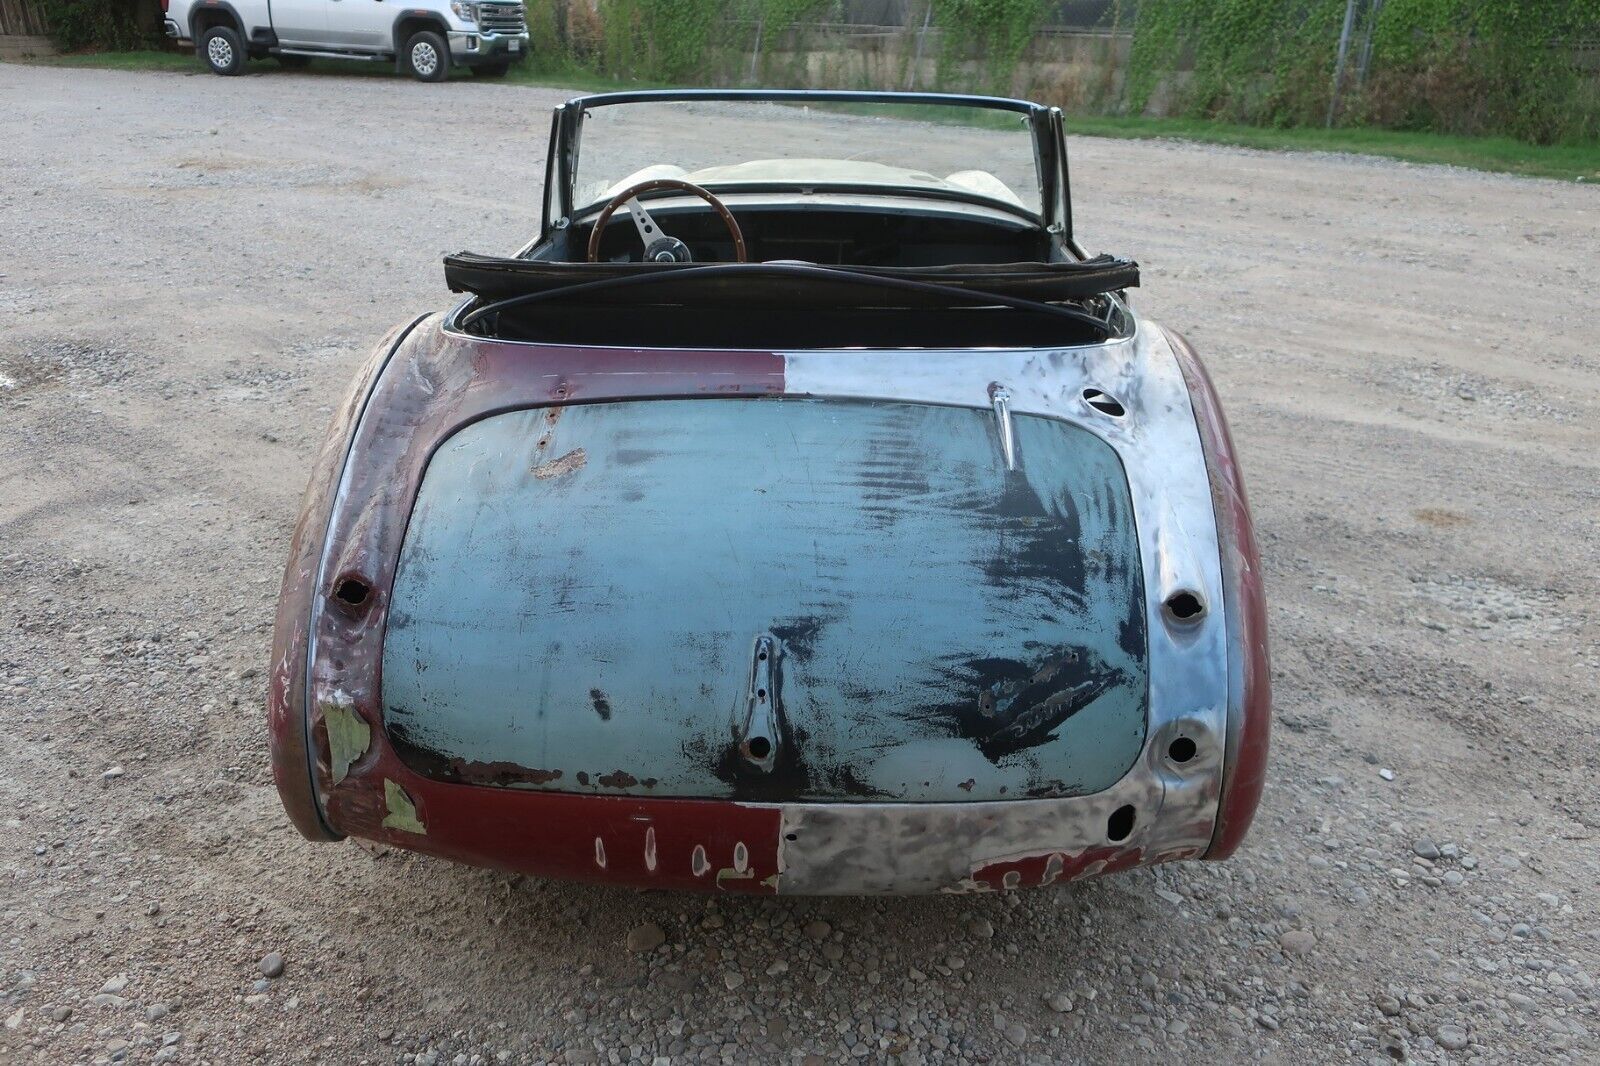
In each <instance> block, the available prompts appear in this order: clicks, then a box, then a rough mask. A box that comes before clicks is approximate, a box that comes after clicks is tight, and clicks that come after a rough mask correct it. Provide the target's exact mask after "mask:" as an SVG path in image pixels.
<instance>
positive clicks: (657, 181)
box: [589, 178, 746, 263]
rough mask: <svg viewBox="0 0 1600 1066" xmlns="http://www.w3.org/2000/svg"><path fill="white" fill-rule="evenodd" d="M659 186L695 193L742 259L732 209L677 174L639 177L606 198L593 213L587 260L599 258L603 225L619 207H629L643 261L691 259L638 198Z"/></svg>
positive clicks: (740, 237) (741, 238)
mask: <svg viewBox="0 0 1600 1066" xmlns="http://www.w3.org/2000/svg"><path fill="white" fill-rule="evenodd" d="M658 189H673V190H676V191H678V192H686V193H689V194H690V195H693V196H698V197H699V198H700V199H702V200H704V201H705V202H706V203H707V204H709V205H711V209H712V210H713V211H715V212H716V213H717V215H718V217H720V218H721V219H722V223H723V225H725V226H727V227H728V235H729V236H731V237H732V238H733V254H734V258H735V260H736V261H738V262H740V263H743V262H746V259H745V245H744V233H743V232H742V231H740V229H739V223H738V222H736V221H735V220H734V217H733V212H731V211H729V210H728V207H727V205H726V204H724V203H723V202H722V201H721V200H719V199H717V198H716V197H715V196H713V195H712V194H711V193H709V192H707V191H706V190H705V189H702V188H701V187H700V186H698V185H696V184H694V183H693V182H688V181H679V180H678V179H676V178H652V179H651V180H650V181H642V182H640V183H639V184H637V185H633V186H630V187H629V188H626V189H623V190H622V191H621V192H619V193H617V194H616V195H615V196H613V197H612V198H611V199H610V200H607V201H606V205H605V207H603V208H601V209H600V214H599V215H597V216H595V220H594V229H592V230H590V231H589V262H591V263H598V262H599V261H600V239H601V237H602V236H604V234H605V229H606V226H607V225H608V224H609V223H610V222H611V216H612V215H614V214H616V213H617V210H618V209H619V208H622V207H626V208H627V209H628V216H629V217H630V218H631V219H632V220H633V227H634V229H635V230H636V231H637V232H638V234H639V241H640V243H642V244H643V245H644V260H645V262H653V263H688V262H692V261H693V257H692V256H690V254H689V246H688V245H686V244H684V243H683V242H682V241H680V240H678V239H677V238H676V237H669V236H667V234H665V233H663V232H661V227H660V225H658V224H657V223H656V220H655V219H654V218H652V217H651V215H650V212H649V211H646V210H645V207H644V204H642V203H641V202H640V201H639V196H640V195H641V194H642V193H647V192H653V191H655V190H658Z"/></svg>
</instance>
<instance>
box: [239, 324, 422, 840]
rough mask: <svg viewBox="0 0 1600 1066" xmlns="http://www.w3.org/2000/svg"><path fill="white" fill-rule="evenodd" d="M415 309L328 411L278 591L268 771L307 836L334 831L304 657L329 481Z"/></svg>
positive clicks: (323, 836) (334, 480) (339, 469)
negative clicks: (319, 786) (312, 728)
mask: <svg viewBox="0 0 1600 1066" xmlns="http://www.w3.org/2000/svg"><path fill="white" fill-rule="evenodd" d="M421 320H422V319H421V316H419V317H418V318H416V319H413V320H412V321H411V322H409V323H407V324H405V325H403V326H398V327H396V328H395V329H393V330H391V331H390V332H389V333H388V334H387V335H386V336H385V337H384V338H383V339H382V340H381V341H379V342H378V343H377V345H375V346H374V347H373V349H372V353H371V354H370V355H369V356H368V357H367V360H366V362H365V363H363V364H362V366H361V369H360V370H359V371H357V373H356V378H355V380H354V381H353V382H351V385H350V390H349V392H348V393H347V394H346V396H345V399H344V402H343V403H341V404H340V405H339V408H338V410H337V411H336V413H335V414H334V417H333V422H332V424H331V425H330V426H329V427H328V432H327V434H326V436H325V437H324V438H323V443H322V447H321V448H320V449H319V450H318V452H317V457H316V459H315V461H314V462H313V463H312V467H311V479H310V481H309V483H308V484H307V485H306V491H305V495H304V498H303V500H302V502H301V506H300V517H299V519H298V520H297V521H296V522H295V527H294V534H293V535H292V536H291V538H290V541H289V561H288V563H287V564H286V565H285V567H284V571H283V581H282V583H281V585H280V587H279V591H278V614H277V620H276V622H275V623H274V625H273V632H272V663H271V666H270V667H269V669H268V674H267V677H268V685H267V730H268V738H269V747H270V750H271V756H272V777H273V780H274V781H275V782H276V784H277V786H278V795H279V796H280V797H282V799H283V806H284V810H285V811H286V812H287V813H288V815H289V820H290V821H291V822H292V823H293V824H294V827H295V828H296V829H298V830H299V831H300V832H301V833H302V834H303V835H304V836H306V837H307V838H309V839H311V840H330V839H333V838H334V837H335V836H336V835H337V834H335V833H334V832H333V831H332V830H330V829H329V827H328V826H327V825H326V823H324V822H323V820H322V814H321V810H320V809H319V806H318V802H317V799H316V796H315V794H314V792H313V788H312V779H311V774H310V772H309V754H308V749H307V745H306V728H305V720H306V719H305V701H306V662H307V648H308V645H309V641H310V634H309V630H308V626H309V623H310V619H311V610H312V601H313V598H314V596H315V595H316V592H317V588H318V586H317V581H316V577H317V569H318V565H319V563H320V561H321V558H322V553H323V549H324V546H325V544H326V536H327V530H328V518H329V515H330V513H331V512H332V509H333V497H334V487H335V486H336V485H337V484H338V483H339V481H340V479H341V477H342V476H343V471H344V462H345V457H346V455H347V453H348V452H349V449H350V441H351V437H352V435H353V434H354V433H355V430H356V426H357V423H358V421H359V419H360V418H361V413H362V411H363V410H364V409H365V407H366V403H367V397H368V396H369V395H370V393H371V391H372V386H373V383H374V382H375V381H376V380H377V377H378V374H379V373H380V372H381V371H382V369H383V367H384V365H385V364H386V363H387V362H388V359H389V356H390V355H391V353H393V351H394V349H395V347H396V345H398V344H399V343H400V342H401V340H402V339H403V338H404V337H405V336H406V334H407V333H408V332H409V331H410V330H411V329H412V328H413V327H414V326H415V325H416V324H417V322H420V321H421Z"/></svg>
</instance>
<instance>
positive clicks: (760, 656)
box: [756, 652, 767, 662]
mask: <svg viewBox="0 0 1600 1066" xmlns="http://www.w3.org/2000/svg"><path fill="white" fill-rule="evenodd" d="M756 658H757V659H760V660H761V661H762V662H766V661H767V653H766V652H762V653H761V654H759V655H757V656H756Z"/></svg>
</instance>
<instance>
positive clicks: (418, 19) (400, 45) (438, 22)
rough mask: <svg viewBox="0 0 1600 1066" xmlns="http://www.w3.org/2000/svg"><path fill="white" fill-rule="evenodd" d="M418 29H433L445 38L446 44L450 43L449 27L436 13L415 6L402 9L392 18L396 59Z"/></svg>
mask: <svg viewBox="0 0 1600 1066" xmlns="http://www.w3.org/2000/svg"><path fill="white" fill-rule="evenodd" d="M420 30H433V31H435V32H436V33H438V34H439V36H441V37H443V38H444V39H445V44H446V45H448V44H449V43H450V27H449V26H448V25H446V23H445V21H444V19H442V18H440V17H439V15H438V14H437V13H435V12H432V11H422V10H418V9H416V8H412V9H409V10H406V11H402V12H400V14H399V15H398V16H396V17H395V20H394V54H395V59H396V60H397V61H398V60H399V58H400V56H401V53H402V51H403V50H404V49H405V46H406V42H407V41H409V40H410V39H411V35H412V34H414V33H417V32H418V31H420Z"/></svg>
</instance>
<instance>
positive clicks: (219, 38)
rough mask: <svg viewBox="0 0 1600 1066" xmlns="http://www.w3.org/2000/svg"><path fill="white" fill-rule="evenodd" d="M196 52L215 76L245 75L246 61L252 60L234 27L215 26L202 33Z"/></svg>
mask: <svg viewBox="0 0 1600 1066" xmlns="http://www.w3.org/2000/svg"><path fill="white" fill-rule="evenodd" d="M195 51H197V52H199V53H200V60H201V62H203V63H204V64H205V65H206V66H207V67H210V68H211V72H212V73H213V74H226V75H233V74H243V73H244V64H245V61H246V60H248V59H249V58H250V56H249V53H248V52H246V51H245V47H244V42H243V41H242V40H240V39H239V31H237V30H235V29H234V28H233V27H232V26H213V27H211V28H210V29H209V30H207V31H206V32H204V33H202V34H201V35H200V43H199V45H198V46H197V47H196V48H195Z"/></svg>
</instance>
